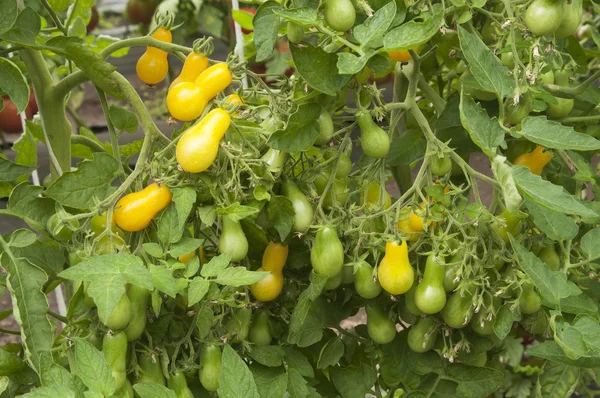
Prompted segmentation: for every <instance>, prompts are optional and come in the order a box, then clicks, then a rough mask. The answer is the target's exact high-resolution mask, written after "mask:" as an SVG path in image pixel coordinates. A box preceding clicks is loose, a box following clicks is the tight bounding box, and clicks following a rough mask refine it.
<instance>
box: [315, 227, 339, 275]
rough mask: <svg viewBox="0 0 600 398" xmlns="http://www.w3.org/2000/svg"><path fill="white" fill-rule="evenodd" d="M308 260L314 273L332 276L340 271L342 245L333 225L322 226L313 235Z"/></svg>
mask: <svg viewBox="0 0 600 398" xmlns="http://www.w3.org/2000/svg"><path fill="white" fill-rule="evenodd" d="M310 262H311V264H312V267H313V269H314V271H315V273H317V274H319V275H323V276H327V277H332V276H334V275H337V274H339V273H340V272H341V271H342V266H343V265H344V246H343V245H342V242H340V239H339V238H338V236H337V232H336V230H335V228H333V227H329V226H327V227H324V228H322V229H321V230H319V232H317V235H316V236H315V241H314V244H313V247H312V250H311V252H310Z"/></svg>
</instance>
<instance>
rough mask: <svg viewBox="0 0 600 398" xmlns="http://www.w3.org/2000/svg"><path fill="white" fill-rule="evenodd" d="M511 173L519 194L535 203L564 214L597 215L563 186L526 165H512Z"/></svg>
mask: <svg viewBox="0 0 600 398" xmlns="http://www.w3.org/2000/svg"><path fill="white" fill-rule="evenodd" d="M512 174H513V178H514V179H515V183H516V184H517V187H518V188H519V191H520V192H521V194H523V195H524V196H525V197H526V198H528V199H530V200H531V201H533V202H535V203H536V204H537V205H539V206H542V207H545V208H547V209H550V210H554V211H558V212H561V213H565V214H576V215H579V216H582V217H598V214H596V213H595V212H593V211H592V210H590V209H589V208H587V207H586V206H584V205H583V204H582V203H580V202H579V201H578V200H577V199H575V198H574V197H573V196H572V195H569V194H568V193H567V192H566V191H565V189H564V188H563V187H561V186H558V185H554V184H552V183H551V182H549V181H546V180H544V179H542V177H540V176H538V175H535V174H532V173H531V171H529V169H528V168H527V167H523V166H513V168H512Z"/></svg>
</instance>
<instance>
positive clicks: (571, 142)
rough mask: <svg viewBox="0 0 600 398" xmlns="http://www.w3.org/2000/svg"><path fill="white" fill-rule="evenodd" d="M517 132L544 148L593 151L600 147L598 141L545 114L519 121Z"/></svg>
mask: <svg viewBox="0 0 600 398" xmlns="http://www.w3.org/2000/svg"><path fill="white" fill-rule="evenodd" d="M519 134H522V135H523V137H525V138H527V139H528V140H529V141H531V142H535V143H536V144H539V145H542V146H543V147H545V148H553V149H573V150H576V151H595V150H598V149H600V141H598V140H597V139H595V138H593V137H591V136H589V135H587V134H582V133H577V132H576V131H575V130H574V129H573V127H570V126H564V125H562V124H560V123H559V122H555V121H553V120H548V119H546V117H545V116H535V117H531V116H530V117H527V118H525V119H524V120H523V121H522V122H521V130H520V131H519Z"/></svg>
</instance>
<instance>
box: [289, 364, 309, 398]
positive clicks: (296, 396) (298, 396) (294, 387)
mask: <svg viewBox="0 0 600 398" xmlns="http://www.w3.org/2000/svg"><path fill="white" fill-rule="evenodd" d="M307 384H308V383H307V382H306V380H304V377H302V375H301V374H300V372H299V371H298V370H296V369H289V370H288V381H287V385H288V392H289V393H290V398H304V397H307V396H308V394H309V391H308V385H307Z"/></svg>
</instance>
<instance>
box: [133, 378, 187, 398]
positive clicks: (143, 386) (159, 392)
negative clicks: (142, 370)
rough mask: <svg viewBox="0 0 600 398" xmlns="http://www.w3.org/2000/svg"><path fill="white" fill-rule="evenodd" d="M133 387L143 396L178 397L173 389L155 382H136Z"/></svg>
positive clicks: (145, 397) (153, 397) (155, 397)
mask: <svg viewBox="0 0 600 398" xmlns="http://www.w3.org/2000/svg"><path fill="white" fill-rule="evenodd" d="M133 389H134V390H135V392H137V393H138V394H139V396H140V397H141V398H177V395H176V394H175V392H174V391H173V390H171V389H169V388H167V387H165V386H163V385H160V384H157V383H153V382H148V381H145V382H143V383H135V384H134V385H133Z"/></svg>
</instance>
